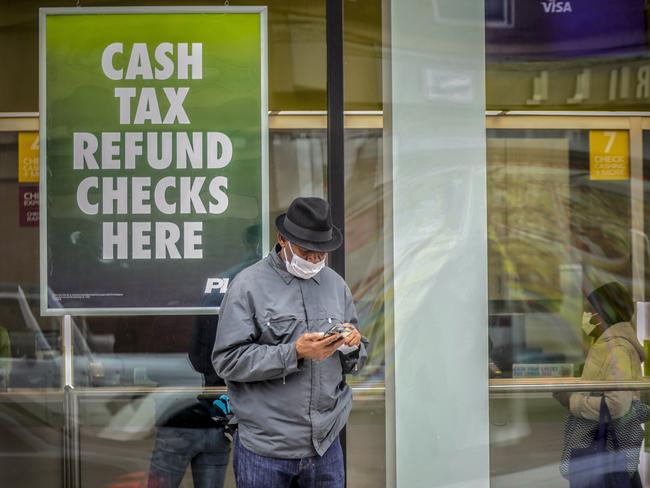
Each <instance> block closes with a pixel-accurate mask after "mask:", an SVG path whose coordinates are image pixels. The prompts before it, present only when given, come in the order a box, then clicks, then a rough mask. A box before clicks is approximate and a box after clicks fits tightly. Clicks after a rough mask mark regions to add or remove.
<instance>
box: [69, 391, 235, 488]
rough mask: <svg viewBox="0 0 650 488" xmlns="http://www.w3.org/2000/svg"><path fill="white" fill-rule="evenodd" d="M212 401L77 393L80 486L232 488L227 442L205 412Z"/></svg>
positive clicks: (195, 395) (192, 395)
mask: <svg viewBox="0 0 650 488" xmlns="http://www.w3.org/2000/svg"><path fill="white" fill-rule="evenodd" d="M214 397H215V395H206V394H201V392H200V390H197V391H188V392H185V393H175V394H163V393H153V392H152V393H149V394H139V395H137V394H136V395H134V394H128V393H122V394H120V393H116V394H106V393H102V394H100V395H93V396H84V395H79V396H78V397H77V399H78V402H79V444H80V451H79V452H80V459H79V462H80V468H81V486H106V487H114V488H117V487H120V486H125V485H128V486H147V482H149V483H150V484H149V485H148V486H155V487H161V488H162V487H167V486H183V487H191V486H212V487H215V488H220V487H221V486H224V487H226V488H231V487H234V481H233V477H232V467H231V463H232V459H231V457H232V456H231V453H230V441H228V440H227V439H226V438H225V437H224V435H223V427H221V426H220V424H219V423H217V422H216V421H215V420H213V419H212V416H213V415H214V412H212V411H210V408H211V407H210V405H211V402H212V400H213V398H214ZM193 477H194V482H193Z"/></svg>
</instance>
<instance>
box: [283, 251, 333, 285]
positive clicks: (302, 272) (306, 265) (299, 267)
mask: <svg viewBox="0 0 650 488" xmlns="http://www.w3.org/2000/svg"><path fill="white" fill-rule="evenodd" d="M287 244H289V249H291V254H293V257H292V258H291V261H289V259H287V248H286V247H285V248H284V249H283V251H284V264H285V265H286V266H287V271H288V272H289V273H291V274H292V275H294V276H295V277H297V278H301V279H303V280H308V279H309V278H313V277H314V276H316V275H317V274H318V272H319V271H320V270H321V269H323V268H324V267H325V258H323V260H322V261H319V262H317V263H311V262H309V261H307V260H306V259H303V258H301V257H300V256H298V255H297V254H296V253H295V252H293V248H292V247H291V243H290V242H289V241H287Z"/></svg>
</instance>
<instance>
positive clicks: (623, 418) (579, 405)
mask: <svg viewBox="0 0 650 488" xmlns="http://www.w3.org/2000/svg"><path fill="white" fill-rule="evenodd" d="M587 301H588V303H589V309H590V310H589V311H587V312H585V313H584V314H583V318H582V329H583V331H584V333H585V334H586V335H587V336H589V337H591V338H593V344H592V346H591V348H590V349H589V352H588V354H587V359H586V361H585V365H584V369H583V371H582V376H581V379H582V380H585V381H630V380H637V379H639V378H641V376H642V370H641V363H642V362H643V361H644V359H645V353H644V351H643V347H642V346H641V344H639V341H638V340H637V337H636V331H635V330H634V328H633V327H632V325H631V323H630V322H631V320H632V316H633V315H634V303H633V302H632V297H631V296H630V294H629V293H628V291H627V290H626V289H625V287H623V286H622V285H621V284H619V283H616V282H611V283H607V284H605V285H603V286H601V287H599V288H597V289H596V290H594V291H592V292H591V293H590V294H589V296H588V297H587ZM603 396H604V397H605V401H606V403H607V406H608V407H609V411H610V413H611V416H612V419H613V420H614V421H615V429H616V432H617V437H618V440H619V443H620V446H621V449H623V450H624V453H625V458H626V464H627V471H628V474H629V475H630V481H631V486H633V487H636V486H639V487H640V486H642V485H641V481H640V478H639V473H638V464H639V452H640V449H641V443H642V441H643V428H642V427H641V423H642V422H645V421H646V420H647V418H648V409H647V407H646V406H645V405H642V404H641V403H640V401H639V400H640V395H639V392H638V391H621V390H619V391H606V392H575V393H570V392H562V393H558V394H556V398H557V399H558V400H559V401H560V403H562V404H563V405H565V406H566V407H568V408H569V414H570V415H569V419H568V421H567V425H566V426H567V429H566V432H565V446H564V451H563V453H562V463H561V466H560V470H561V472H562V474H563V475H564V476H565V477H567V475H568V461H569V455H570V450H571V449H573V448H579V447H587V445H589V443H590V441H591V440H592V439H593V433H592V430H593V432H595V429H597V425H598V418H599V414H600V405H601V400H602V398H603ZM572 416H573V417H574V418H577V419H586V420H589V421H594V422H593V424H592V423H590V422H580V421H578V422H576V421H575V419H573V420H574V421H573V422H572V418H571V417H572ZM585 426H589V432H586V431H585ZM579 444H582V445H579ZM610 444H611V440H609V439H608V446H609V447H610V448H611V449H613V447H612V446H611V445H610Z"/></svg>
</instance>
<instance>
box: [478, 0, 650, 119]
mask: <svg viewBox="0 0 650 488" xmlns="http://www.w3.org/2000/svg"><path fill="white" fill-rule="evenodd" d="M485 5H486V30H485V36H486V54H487V58H486V61H487V66H486V69H487V71H486V82H487V84H486V87H487V106H488V109H490V110H647V108H648V103H649V102H650V91H649V90H650V78H648V75H649V74H650V72H649V71H648V67H647V61H648V55H649V53H648V44H647V19H648V15H647V10H646V9H647V3H646V2H645V1H644V0H627V1H625V2H611V1H608V0H595V1H592V0H570V1H542V2H532V3H531V2H525V1H520V0H486V2H485Z"/></svg>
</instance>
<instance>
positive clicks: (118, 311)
mask: <svg viewBox="0 0 650 488" xmlns="http://www.w3.org/2000/svg"><path fill="white" fill-rule="evenodd" d="M229 13H237V14H257V15H259V20H260V101H261V104H260V105H261V110H260V132H261V134H260V141H261V147H260V156H261V157H260V159H261V161H260V164H261V188H260V195H261V212H262V215H261V219H260V220H261V225H262V229H261V236H262V255H263V256H264V255H266V252H267V250H268V249H269V243H270V235H269V216H270V215H269V211H270V207H269V147H268V140H269V120H268V114H269V112H268V9H267V7H266V6H204V7H46V8H40V9H39V55H38V58H39V60H38V65H39V70H40V75H39V137H40V154H39V163H40V168H39V170H40V182H39V192H40V195H41V205H40V223H39V247H40V249H39V255H40V295H41V296H40V308H41V315H43V316H66V315H73V316H124V315H218V314H219V308H220V307H110V308H64V307H61V308H51V307H49V298H50V296H51V295H52V294H51V292H50V290H49V287H48V280H47V268H48V256H47V247H48V246H47V198H46V195H47V167H46V166H47V162H46V155H47V123H46V122H47V111H46V109H47V99H46V96H47V91H46V86H47V83H46V81H47V80H46V75H47V71H46V61H47V60H46V48H47V46H46V26H47V18H48V17H51V16H71V15H103V14H107V15H128V14H229Z"/></svg>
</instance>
